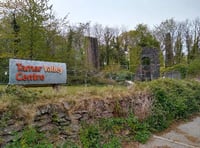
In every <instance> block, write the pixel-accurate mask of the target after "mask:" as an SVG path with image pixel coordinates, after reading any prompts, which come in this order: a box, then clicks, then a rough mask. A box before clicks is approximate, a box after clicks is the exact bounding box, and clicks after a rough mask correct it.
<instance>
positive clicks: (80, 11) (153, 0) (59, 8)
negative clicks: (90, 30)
mask: <svg viewBox="0 0 200 148" xmlns="http://www.w3.org/2000/svg"><path fill="white" fill-rule="evenodd" d="M50 3H51V4H53V9H54V11H55V13H56V16H57V17H64V16H65V15H67V14H69V17H68V19H69V21H70V22H71V23H85V22H91V24H95V23H99V24H102V25H104V26H110V27H121V26H124V27H126V28H128V29H133V28H135V26H136V25H137V24H139V23H143V24H147V25H148V26H149V27H153V26H154V25H159V24H160V23H161V22H162V21H164V20H166V19H170V18H174V19H175V20H177V21H184V20H186V19H190V20H193V19H195V18H197V17H200V0H50Z"/></svg>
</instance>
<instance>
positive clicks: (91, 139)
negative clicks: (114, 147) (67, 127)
mask: <svg viewBox="0 0 200 148" xmlns="http://www.w3.org/2000/svg"><path fill="white" fill-rule="evenodd" d="M100 139H101V135H100V132H99V129H98V127H96V126H95V125H91V126H88V127H87V128H83V129H82V130H81V132H80V140H81V143H82V145H83V148H100Z"/></svg>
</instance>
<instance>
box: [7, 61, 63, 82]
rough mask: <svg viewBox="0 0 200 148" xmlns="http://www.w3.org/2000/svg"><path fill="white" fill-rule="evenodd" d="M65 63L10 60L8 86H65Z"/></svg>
mask: <svg viewBox="0 0 200 148" xmlns="http://www.w3.org/2000/svg"><path fill="white" fill-rule="evenodd" d="M66 80H67V70H66V64H65V63H55V62H43V61H31V60H20V59H10V60H9V84H19V85H40V84H41V85H43V84H65V83H66Z"/></svg>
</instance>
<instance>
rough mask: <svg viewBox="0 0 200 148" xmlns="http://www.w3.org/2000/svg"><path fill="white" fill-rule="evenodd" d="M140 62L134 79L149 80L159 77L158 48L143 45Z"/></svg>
mask: <svg viewBox="0 0 200 148" xmlns="http://www.w3.org/2000/svg"><path fill="white" fill-rule="evenodd" d="M140 60H141V62H140V63H141V64H140V65H139V67H138V69H137V72H136V75H135V80H139V81H151V80H154V79H157V78H159V77H160V61H159V50H158V49H156V48H148V47H145V48H143V49H142V51H141V56H140Z"/></svg>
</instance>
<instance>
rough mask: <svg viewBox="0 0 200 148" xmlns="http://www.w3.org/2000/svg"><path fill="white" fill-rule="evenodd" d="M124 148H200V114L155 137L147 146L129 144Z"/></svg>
mask: <svg viewBox="0 0 200 148" xmlns="http://www.w3.org/2000/svg"><path fill="white" fill-rule="evenodd" d="M124 148H200V114H198V115H197V116H195V117H193V118H191V119H189V120H188V121H185V122H181V123H178V124H174V125H172V126H171V127H170V128H169V129H167V130H166V131H164V132H162V133H159V134H156V135H153V136H152V137H151V138H150V140H149V141H148V142H147V143H146V144H135V143H133V144H128V145H126V146H125V147H124Z"/></svg>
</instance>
